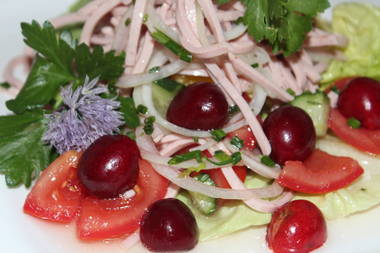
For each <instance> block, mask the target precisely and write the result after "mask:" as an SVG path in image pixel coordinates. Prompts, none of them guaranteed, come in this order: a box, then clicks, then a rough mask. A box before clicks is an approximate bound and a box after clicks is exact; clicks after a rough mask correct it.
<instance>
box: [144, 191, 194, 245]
mask: <svg viewBox="0 0 380 253" xmlns="http://www.w3.org/2000/svg"><path fill="white" fill-rule="evenodd" d="M198 237H199V234H198V226H197V223H196V220H195V218H194V215H193V213H192V212H191V210H190V209H189V208H188V207H187V206H186V205H185V204H184V203H182V202H181V201H180V200H178V199H174V198H169V199H162V200H158V201H156V202H155V203H153V204H152V205H151V206H149V207H148V210H147V211H146V212H145V214H144V215H143V217H142V219H141V226H140V239H141V242H142V243H143V245H144V246H145V247H146V248H148V249H149V250H150V251H156V252H160V251H161V252H162V251H165V252H167V251H182V250H191V249H193V248H194V247H195V245H196V244H197V243H198Z"/></svg>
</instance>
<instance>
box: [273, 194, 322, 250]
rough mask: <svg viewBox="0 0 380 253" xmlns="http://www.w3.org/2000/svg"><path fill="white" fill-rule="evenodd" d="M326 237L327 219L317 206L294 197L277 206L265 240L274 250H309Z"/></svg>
mask: <svg viewBox="0 0 380 253" xmlns="http://www.w3.org/2000/svg"><path fill="white" fill-rule="evenodd" d="M326 239H327V229H326V221H325V218H324V217H323V214H322V212H321V211H320V210H319V209H318V207H317V206H316V205H315V204H313V203H312V202H310V201H307V200H294V201H291V202H288V203H286V204H285V205H283V206H282V207H280V208H279V209H277V210H276V211H275V212H274V213H273V215H272V220H271V222H270V224H269V225H268V228H267V236H266V240H267V243H268V246H269V248H271V249H272V250H273V252H274V253H309V252H311V251H313V250H314V249H316V248H319V247H321V246H322V245H323V244H324V243H325V241H326Z"/></svg>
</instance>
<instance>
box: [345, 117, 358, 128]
mask: <svg viewBox="0 0 380 253" xmlns="http://www.w3.org/2000/svg"><path fill="white" fill-rule="evenodd" d="M347 125H349V126H350V127H351V128H354V129H358V128H360V126H361V122H360V121H359V120H358V119H356V118H354V117H351V118H348V119H347Z"/></svg>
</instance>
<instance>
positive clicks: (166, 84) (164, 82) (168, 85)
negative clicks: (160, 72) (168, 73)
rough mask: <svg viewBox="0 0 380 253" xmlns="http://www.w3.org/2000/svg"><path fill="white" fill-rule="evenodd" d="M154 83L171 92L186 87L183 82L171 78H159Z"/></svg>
mask: <svg viewBox="0 0 380 253" xmlns="http://www.w3.org/2000/svg"><path fill="white" fill-rule="evenodd" d="M153 83H154V84H156V85H158V86H160V87H161V88H163V89H165V90H167V91H169V92H176V91H180V90H182V89H183V88H184V87H185V86H184V85H183V84H182V83H179V82H177V81H175V80H172V79H170V78H163V79H159V80H156V81H154V82H153Z"/></svg>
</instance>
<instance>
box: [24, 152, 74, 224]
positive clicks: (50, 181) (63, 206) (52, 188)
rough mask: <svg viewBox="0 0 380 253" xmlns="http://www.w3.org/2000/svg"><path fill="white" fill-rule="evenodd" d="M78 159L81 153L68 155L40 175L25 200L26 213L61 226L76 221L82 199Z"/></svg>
mask: <svg viewBox="0 0 380 253" xmlns="http://www.w3.org/2000/svg"><path fill="white" fill-rule="evenodd" d="M79 157H80V154H79V153H78V152H76V151H68V152H66V153H64V154H62V155H61V156H60V157H58V158H57V159H56V160H55V161H54V162H53V163H51V164H50V165H49V167H47V168H46V169H45V170H44V171H43V172H42V173H41V175H40V177H39V178H38V180H37V182H36V184H35V185H34V186H33V188H32V190H31V192H30V193H29V194H28V196H27V198H26V200H25V203H24V212H25V213H27V214H29V215H32V216H34V217H37V218H40V219H43V220H49V221H54V222H60V223H69V222H71V221H72V220H73V219H74V218H75V216H76V215H77V212H78V209H79V204H80V199H81V197H82V189H81V187H80V184H79V179H78V177H77V170H76V167H77V164H78V160H79Z"/></svg>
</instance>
